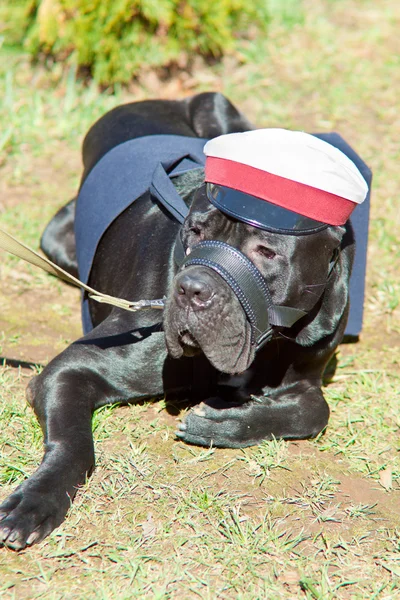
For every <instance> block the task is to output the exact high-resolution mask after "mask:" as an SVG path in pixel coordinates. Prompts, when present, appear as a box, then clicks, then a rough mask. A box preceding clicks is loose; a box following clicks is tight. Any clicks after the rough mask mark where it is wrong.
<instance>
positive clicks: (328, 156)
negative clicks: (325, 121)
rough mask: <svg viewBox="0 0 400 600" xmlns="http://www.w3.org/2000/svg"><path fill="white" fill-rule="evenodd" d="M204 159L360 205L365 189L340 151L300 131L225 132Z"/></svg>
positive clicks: (207, 149)
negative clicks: (241, 166) (218, 160)
mask: <svg viewBox="0 0 400 600" xmlns="http://www.w3.org/2000/svg"><path fill="white" fill-rule="evenodd" d="M204 153H205V155H206V156H210V157H214V158H221V159H225V160H232V161H234V162H238V163H242V164H244V165H248V166H249V167H254V168H255V169H260V170H261V171H266V172H268V173H272V174H273V175H278V176H280V177H285V178H286V179H290V180H292V181H297V182H298V183H303V184H305V185H309V186H311V187H314V188H317V189H319V190H324V191H325V192H329V193H331V194H335V195H336V196H340V197H341V198H346V199H347V200H351V201H352V202H355V203H356V204H361V203H362V202H363V201H364V200H365V197H366V196H367V193H368V186H367V183H366V181H365V179H364V178H363V176H362V175H361V173H360V171H359V170H358V168H357V167H356V165H355V164H354V163H353V161H352V160H350V159H349V158H348V157H347V156H346V155H345V154H343V152H341V151H340V150H339V149H338V148H335V147H334V146H332V145H331V144H328V143H327V142H324V141H323V140H321V139H319V138H317V137H315V136H313V135H310V134H309V133H304V132H302V131H290V130H289V129H273V128H272V129H255V130H254V131H246V132H244V133H228V134H226V135H221V136H219V137H217V138H214V139H212V140H210V141H209V142H207V143H206V145H205V146H204Z"/></svg>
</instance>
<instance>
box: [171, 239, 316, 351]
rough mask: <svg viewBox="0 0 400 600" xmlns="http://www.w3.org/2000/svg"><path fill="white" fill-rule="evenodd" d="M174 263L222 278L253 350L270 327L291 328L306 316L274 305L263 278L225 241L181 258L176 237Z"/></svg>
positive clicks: (208, 243)
mask: <svg viewBox="0 0 400 600" xmlns="http://www.w3.org/2000/svg"><path fill="white" fill-rule="evenodd" d="M175 260H176V262H177V264H178V265H179V266H180V268H181V269H185V268H186V267H189V266H191V265H200V266H202V267H208V268H209V269H213V270H214V271H215V272H216V273H218V274H219V275H220V276H221V277H222V279H223V280H224V281H225V282H226V283H227V284H228V285H229V287H230V288H231V289H232V291H233V293H234V294H235V295H236V297H237V299H238V300H239V302H240V304H241V305H242V308H243V310H244V312H245V313H246V316H247V319H248V321H249V323H250V325H251V330H252V343H253V344H255V345H256V346H257V349H259V348H261V347H262V346H263V345H264V344H265V343H266V342H268V341H269V340H270V339H271V337H272V332H273V330H272V325H274V326H278V327H291V326H292V325H293V324H294V323H296V321H298V320H299V319H301V318H302V317H304V316H305V315H306V313H305V312H304V311H303V310H300V309H298V308H291V307H287V306H277V305H276V304H274V303H273V301H272V297H271V294H270V291H269V289H268V286H267V284H266V282H265V279H264V277H263V276H262V274H261V273H260V271H259V270H258V269H257V267H256V266H255V265H254V264H253V263H252V262H251V260H249V259H248V258H247V256H245V255H244V254H243V253H242V252H240V251H239V250H237V249H236V248H234V247H233V246H230V245H229V244H226V243H225V242H219V241H214V240H209V241H205V242H200V243H199V244H197V245H196V246H194V247H193V248H191V251H190V254H189V255H188V256H185V253H184V249H183V246H182V242H181V241H180V238H179V236H178V240H177V244H176V247H175Z"/></svg>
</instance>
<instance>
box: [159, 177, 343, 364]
mask: <svg viewBox="0 0 400 600" xmlns="http://www.w3.org/2000/svg"><path fill="white" fill-rule="evenodd" d="M344 232H345V228H344V227H326V228H325V229H323V230H322V231H318V232H316V233H312V234H308V235H285V234H281V233H271V232H268V231H264V230H262V229H260V228H256V227H253V226H251V225H249V224H246V223H243V222H241V221H238V220H235V219H233V218H231V217H229V216H227V215H225V214H224V213H222V212H221V211H220V210H219V209H218V208H216V207H215V206H213V205H212V204H211V203H210V202H209V200H208V198H207V196H206V192H205V185H202V186H201V187H200V189H199V190H198V191H197V192H196V194H195V198H194V201H193V204H192V207H191V210H190V213H189V215H188V217H187V218H186V221H185V223H184V225H183V228H182V231H181V239H182V243H183V247H184V249H185V250H186V252H187V253H190V250H191V249H192V248H193V247H194V246H196V244H198V243H199V242H202V241H205V240H219V241H222V242H225V243H227V244H229V245H231V246H233V247H235V248H237V249H238V250H240V251H241V252H242V253H243V254H244V255H245V256H247V257H248V258H249V259H250V260H251V261H252V263H253V264H254V265H255V266H256V267H257V269H258V270H259V271H260V273H261V274H262V276H263V278H264V279H265V281H266V283H267V285H268V288H269V290H270V293H271V296H272V300H273V302H274V304H276V305H279V306H289V307H293V308H297V309H301V310H303V311H304V312H306V313H309V312H310V311H311V310H312V309H313V307H314V306H315V305H316V304H317V303H318V302H319V301H320V298H321V296H322V295H323V293H324V291H325V289H326V285H327V281H328V275H329V273H330V270H331V269H332V266H333V262H332V261H333V259H334V256H335V251H336V249H337V248H339V247H340V244H341V241H342V237H343V234H344ZM347 275H348V273H347ZM346 300H347V298H346V299H344V298H341V306H339V307H338V310H337V311H336V312H338V314H339V315H341V314H342V313H343V311H344V309H345V306H346ZM330 325H331V326H332V327H334V326H337V319H335V320H334V321H333V319H332V320H331V323H330ZM164 327H165V334H166V342H167V347H168V350H169V352H170V354H171V355H172V356H173V357H175V358H179V357H180V356H182V355H185V356H190V355H193V354H196V353H198V352H200V351H202V352H203V353H204V354H205V355H206V356H207V358H208V359H209V360H210V362H211V363H212V364H213V365H214V366H215V367H216V368H217V369H218V370H220V371H223V372H226V373H238V372H242V371H244V370H245V369H247V368H248V367H249V366H250V364H251V362H252V361H253V359H254V356H255V351H256V346H255V344H254V340H253V337H252V330H251V324H250V322H249V321H248V319H247V317H246V313H245V311H244V310H243V307H242V305H241V303H240V302H239V300H238V298H237V296H236V295H235V293H234V292H233V291H232V289H231V287H230V286H229V285H228V284H227V283H226V282H225V281H224V279H223V278H222V277H221V276H220V275H219V274H218V273H216V272H215V271H214V270H212V269H210V268H208V267H204V266H198V265H193V266H189V267H187V268H185V269H183V270H179V271H178V273H177V274H176V276H175V278H174V281H173V283H172V286H171V290H170V294H169V298H168V301H167V305H166V310H165V317H164ZM275 330H276V332H278V331H279V328H275Z"/></svg>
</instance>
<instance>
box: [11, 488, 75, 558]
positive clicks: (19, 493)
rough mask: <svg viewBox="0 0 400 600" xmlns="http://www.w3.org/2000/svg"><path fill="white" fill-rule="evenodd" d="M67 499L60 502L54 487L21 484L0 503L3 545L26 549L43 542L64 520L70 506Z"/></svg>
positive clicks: (15, 548)
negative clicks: (41, 487) (42, 488)
mask: <svg viewBox="0 0 400 600" xmlns="http://www.w3.org/2000/svg"><path fill="white" fill-rule="evenodd" d="M67 500H68V499H67V498H66V499H63V502H62V503H60V502H58V501H57V499H56V498H55V497H54V494H53V493H52V490H50V491H48V492H46V491H44V490H42V491H39V490H36V491H35V490H34V489H32V487H31V486H29V485H26V484H22V485H21V486H19V487H18V488H17V489H16V490H15V492H14V493H13V494H11V496H9V497H8V498H7V499H6V500H5V501H4V502H3V504H2V505H1V506H0V545H4V546H7V547H9V548H12V549H13V550H23V549H24V548H26V546H31V545H32V544H36V543H37V542H40V541H42V540H43V539H44V538H45V537H46V536H47V535H48V534H49V533H50V532H51V531H53V529H54V528H55V527H57V525H59V524H60V523H61V522H62V521H63V519H64V517H65V514H66V512H67V510H68V507H69V501H67ZM60 504H61V505H60Z"/></svg>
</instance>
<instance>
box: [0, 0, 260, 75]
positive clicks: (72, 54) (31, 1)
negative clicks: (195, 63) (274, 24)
mask: <svg viewBox="0 0 400 600" xmlns="http://www.w3.org/2000/svg"><path fill="white" fill-rule="evenodd" d="M3 3H4V0H3ZM5 4H6V5H8V10H9V13H10V15H11V16H12V18H14V17H13V15H15V19H18V27H19V33H17V35H15V33H14V40H15V39H16V37H18V35H19V36H20V41H22V42H23V43H24V45H25V47H26V48H27V49H28V50H29V52H30V53H31V54H32V55H34V56H38V55H45V56H46V55H47V56H52V57H55V58H56V59H57V60H66V59H67V60H68V61H72V62H74V63H75V64H77V65H78V66H80V67H88V68H89V69H90V71H91V73H92V75H93V77H94V79H95V80H96V81H98V82H99V83H102V84H108V83H115V82H126V81H129V80H130V79H131V78H132V76H134V75H135V74H136V73H138V71H139V69H140V68H141V67H142V66H143V65H147V66H150V67H158V66H164V65H168V64H171V63H173V62H176V61H178V62H181V61H182V60H183V61H185V60H186V59H187V57H191V56H192V55H193V54H201V55H203V56H213V57H220V56H221V55H222V54H223V53H225V52H229V51H232V50H233V49H234V48H235V44H236V42H237V40H238V39H241V38H246V37H248V36H249V34H250V36H253V35H254V34H255V32H257V31H265V29H266V26H267V22H268V18H267V0H252V1H250V2H249V1H248V0H6V1H5ZM22 8H24V10H22ZM17 9H18V10H17ZM5 10H6V9H4V8H3V9H0V11H3V12H4V11H5ZM17 12H18V16H17ZM22 13H23V16H22ZM0 14H1V13H0ZM6 35H7V28H6Z"/></svg>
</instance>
